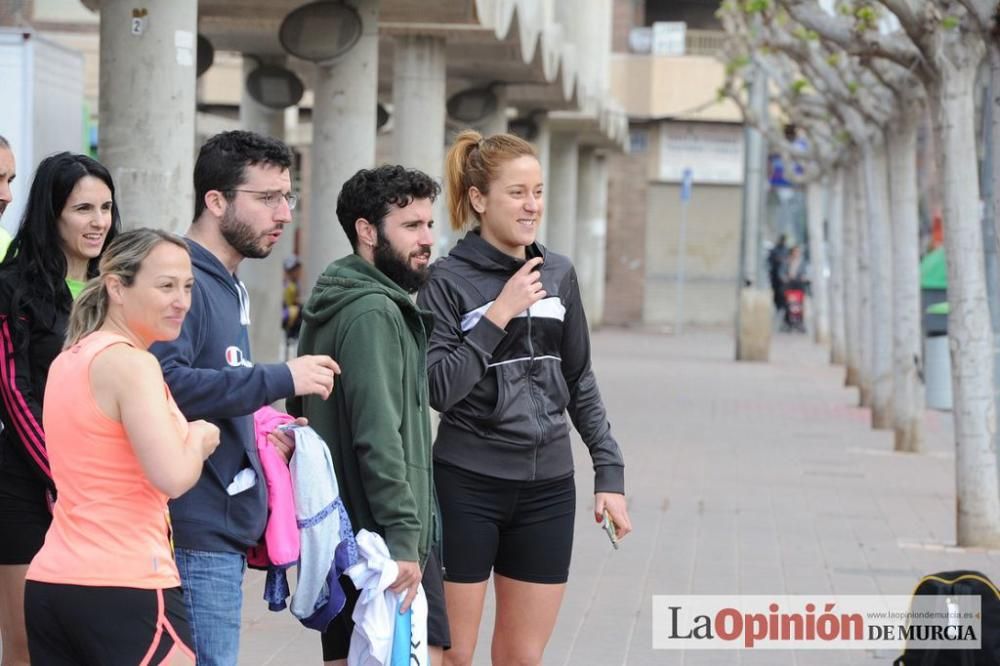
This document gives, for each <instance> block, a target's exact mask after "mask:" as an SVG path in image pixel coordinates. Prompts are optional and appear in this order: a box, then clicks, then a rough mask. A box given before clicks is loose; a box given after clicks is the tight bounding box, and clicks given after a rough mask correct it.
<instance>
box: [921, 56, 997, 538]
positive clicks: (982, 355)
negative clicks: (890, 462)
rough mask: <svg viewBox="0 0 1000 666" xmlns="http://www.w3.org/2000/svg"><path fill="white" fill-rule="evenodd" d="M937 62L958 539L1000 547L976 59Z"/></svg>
mask: <svg viewBox="0 0 1000 666" xmlns="http://www.w3.org/2000/svg"><path fill="white" fill-rule="evenodd" d="M958 60H959V63H958V64H953V62H952V60H949V59H948V58H947V57H946V56H944V57H940V58H939V67H940V79H939V81H938V82H937V85H934V86H929V87H930V88H932V90H931V91H930V97H931V99H932V100H933V107H934V108H933V111H934V129H935V133H936V134H937V135H938V137H939V139H940V142H939V144H938V145H939V146H940V148H941V151H940V156H941V177H942V195H943V196H942V203H943V211H944V231H945V250H946V252H947V257H948V302H949V303H950V305H951V312H950V314H949V316H948V338H949V340H948V342H949V345H950V347H951V374H952V394H953V396H954V408H953V416H954V423H955V441H956V452H955V471H956V475H957V479H956V486H957V492H958V541H959V544H960V545H964V546H973V545H976V546H998V545H1000V492H998V486H1000V482H998V477H997V457H996V449H995V445H994V434H995V432H996V405H995V401H994V397H993V355H992V333H991V331H990V319H989V307H988V303H987V301H986V277H985V268H984V263H983V234H982V229H981V228H980V223H979V210H978V206H979V184H978V183H977V182H976V178H974V177H972V174H975V173H976V166H977V165H976V141H975V133H974V130H973V120H972V119H973V117H974V116H973V81H974V79H975V72H976V59H972V58H965V59H964V60H962V59H958Z"/></svg>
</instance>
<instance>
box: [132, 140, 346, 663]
mask: <svg viewBox="0 0 1000 666" xmlns="http://www.w3.org/2000/svg"><path fill="white" fill-rule="evenodd" d="M291 163H292V154H291V151H290V150H289V148H288V146H286V145H285V144H283V143H282V142H280V141H278V140H276V139H271V138H268V137H264V136H261V135H258V134H254V133H252V132H244V131H233V132H223V133H222V134H218V135H216V136H214V137H212V138H211V139H209V140H208V142H206V143H205V145H204V146H202V148H201V152H200V153H199V154H198V160H197V162H196V163H195V167H194V189H195V215H194V221H193V222H192V224H191V227H190V228H189V229H188V232H187V240H188V245H189V246H190V249H191V263H192V265H193V267H194V275H195V284H194V288H193V291H192V295H191V310H190V311H189V312H188V314H187V317H186V318H185V320H184V326H183V328H182V330H181V334H180V336H179V337H178V338H177V339H176V340H174V341H173V342H169V343H161V344H156V345H153V347H152V349H151V351H152V352H153V353H154V354H155V355H156V356H157V357H158V358H159V359H160V364H161V365H162V366H163V376H164V378H165V379H166V382H167V385H168V386H169V387H170V392H171V393H172V394H173V397H174V400H175V401H176V402H177V405H178V407H180V410H181V411H182V412H183V413H184V416H185V417H186V418H187V419H188V420H189V421H193V420H197V419H205V420H208V421H210V422H212V423H214V424H215V425H216V426H218V427H219V430H220V431H221V432H220V434H221V437H220V444H219V446H218V448H217V449H216V450H215V453H213V454H212V455H211V456H210V457H209V458H208V459H207V460H206V461H205V464H204V467H203V469H202V474H201V478H200V479H199V480H198V483H197V484H196V485H195V487H194V488H192V489H191V490H190V491H188V492H187V493H186V494H184V495H182V496H181V497H180V498H177V499H175V500H173V501H171V502H170V519H171V526H172V529H173V541H174V545H175V551H174V553H175V557H176V559H177V569H178V571H179V572H180V576H181V583H182V585H183V587H184V600H185V602H186V604H187V610H188V616H189V619H190V622H191V630H192V634H193V635H194V642H195V652H196V654H197V660H198V664H199V666H208V665H215V664H219V665H225V666H235V664H236V663H237V659H238V652H239V638H240V612H241V608H242V603H243V594H242V583H243V573H244V571H245V569H246V556H245V555H246V551H247V547H249V546H253V545H256V544H257V543H258V541H259V540H260V537H261V535H262V534H263V533H264V526H265V523H266V521H267V489H266V484H265V482H264V476H263V472H262V470H261V464H260V459H259V458H258V456H257V448H256V444H255V438H254V426H253V412H254V411H256V410H257V409H259V408H260V407H263V406H264V405H267V404H270V403H272V402H274V401H275V400H279V399H281V398H288V397H291V396H293V395H314V396H317V397H318V398H319V399H321V400H325V399H326V398H327V397H329V395H330V392H331V391H332V390H333V378H334V376H335V375H336V374H337V373H338V372H339V371H340V369H339V367H338V366H337V364H336V363H335V362H334V361H333V359H332V358H330V357H329V356H325V355H320V356H302V357H299V358H297V359H294V360H292V361H289V362H288V363H277V364H267V365H254V363H253V362H252V361H251V359H250V336H249V325H250V298H249V295H248V293H247V290H246V287H244V286H243V283H242V282H240V280H239V278H238V277H236V269H237V267H238V266H239V265H240V262H241V261H243V259H244V258H247V257H249V258H252V259H257V258H262V257H266V256H267V255H268V254H270V252H271V249H272V248H273V247H274V244H275V243H277V242H278V239H279V238H280V237H281V234H282V231H283V230H284V228H285V226H287V225H288V224H290V223H291V221H292V209H293V208H295V204H296V201H297V197H296V196H295V194H293V193H292V192H291V180H290V177H289V173H288V169H289V167H290V166H291ZM275 288H276V289H277V288H278V285H275ZM282 452H283V455H285V456H286V459H287V456H288V454H289V451H288V450H287V449H284V450H283V451H282Z"/></svg>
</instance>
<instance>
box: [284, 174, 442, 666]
mask: <svg viewBox="0 0 1000 666" xmlns="http://www.w3.org/2000/svg"><path fill="white" fill-rule="evenodd" d="M440 189H441V188H440V186H439V185H438V184H437V183H436V182H434V181H433V180H432V179H431V178H430V177H429V176H427V175H426V174H424V173H421V172H420V171H416V170H412V169H405V168H403V167H401V166H388V165H387V166H381V167H378V168H377V169H362V170H361V171H359V172H357V173H356V174H354V176H352V177H351V179H350V180H348V181H347V182H346V183H344V187H343V189H342V190H341V192H340V196H339V197H338V198H337V218H338V219H339V220H340V224H341V226H342V227H343V228H344V233H346V234H347V237H348V239H349V240H350V242H351V247H352V248H353V249H354V252H353V253H352V254H349V255H347V256H346V257H344V258H342V259H338V260H337V261H335V262H333V263H332V264H330V265H329V266H328V267H327V269H326V271H325V272H324V273H323V275H321V276H320V278H319V280H318V281H317V283H316V287H315V288H314V289H313V290H312V295H311V297H310V298H309V300H308V302H307V303H306V305H305V307H304V310H303V324H302V331H301V333H300V336H299V351H300V352H304V353H323V354H331V355H333V356H334V357H335V358H337V359H339V360H340V363H341V367H342V368H343V374H342V375H341V378H340V379H339V380H338V385H337V391H336V392H335V393H334V394H333V396H332V397H331V398H330V400H328V401H323V400H322V399H320V398H318V397H314V396H306V397H304V398H301V399H295V400H293V401H292V402H291V403H290V404H289V409H290V411H291V412H292V413H293V414H298V415H301V416H305V417H307V418H308V419H309V423H310V425H312V427H313V428H314V429H315V430H316V431H317V432H318V433H319V434H320V435H321V436H322V437H323V438H324V439H325V440H326V442H327V444H328V445H329V446H330V453H331V457H332V458H333V466H334V469H335V471H336V473H337V479H338V481H339V485H340V496H341V498H342V499H343V500H344V505H345V507H346V509H347V513H348V515H349V516H350V518H351V522H352V525H353V527H354V529H355V531H357V530H360V529H366V530H369V531H372V532H376V533H378V534H380V535H381V536H382V537H383V539H384V540H385V543H386V545H387V546H388V549H389V554H390V556H391V557H392V559H393V560H394V561H395V562H396V564H398V565H399V575H398V576H397V578H396V579H395V581H394V583H393V585H392V586H391V587H390V588H389V589H391V590H393V591H394V592H400V593H404V594H405V596H404V598H403V602H402V604H401V609H402V610H404V611H405V610H406V609H407V608H409V606H410V603H411V602H412V601H413V599H414V596H415V595H416V593H417V587H418V585H419V584H420V583H421V580H422V581H423V586H424V592H425V594H426V596H427V607H428V609H427V615H428V620H427V643H428V645H429V646H430V656H431V661H432V663H440V661H441V656H442V655H441V649H442V648H447V647H448V646H449V644H450V638H449V634H448V624H447V615H446V611H445V606H444V587H443V582H442V577H441V568H440V565H439V564H438V561H439V560H438V558H437V556H436V553H435V552H434V550H435V548H434V533H435V529H434V528H435V523H436V520H435V516H436V513H437V511H436V502H435V499H434V490H433V478H432V473H431V429H430V417H429V412H428V394H427V365H426V358H427V340H428V336H429V335H430V331H431V328H432V326H433V317H432V315H431V314H430V313H429V312H425V311H423V310H419V309H418V308H417V307H416V305H415V304H414V302H413V299H412V298H411V294H413V293H414V292H416V290H417V289H418V288H419V287H420V286H421V285H422V284H423V282H424V280H425V279H426V278H427V272H428V264H429V262H430V255H431V246H432V245H433V243H434V237H433V235H432V233H431V227H432V226H433V224H434V222H433V220H432V204H433V201H434V199H435V198H436V197H437V195H438V193H439V192H440ZM341 580H342V583H343V585H344V589H345V591H346V592H347V594H348V602H347V604H348V605H347V606H346V607H345V608H344V610H343V611H342V612H341V613H340V615H338V616H337V618H336V619H334V620H333V622H332V623H331V624H330V625H329V627H328V628H327V630H326V631H325V632H324V633H323V636H322V643H323V660H324V662H327V663H330V662H332V663H343V662H342V661H341V660H344V659H346V658H347V654H348V650H349V647H350V642H351V632H352V629H353V624H354V623H353V621H352V619H351V615H352V613H353V608H354V605H355V602H356V601H357V598H358V594H357V591H356V590H355V589H354V587H353V585H351V583H350V580H349V579H347V578H346V577H343V578H342V579H341ZM388 631H389V632H390V633H391V631H392V628H391V627H389V628H388Z"/></svg>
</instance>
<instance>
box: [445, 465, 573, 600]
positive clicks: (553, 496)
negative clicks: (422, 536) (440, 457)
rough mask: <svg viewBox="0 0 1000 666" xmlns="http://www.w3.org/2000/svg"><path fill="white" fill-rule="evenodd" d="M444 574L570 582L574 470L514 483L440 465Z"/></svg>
mask: <svg viewBox="0 0 1000 666" xmlns="http://www.w3.org/2000/svg"><path fill="white" fill-rule="evenodd" d="M434 484H435V486H436V488H437V496H438V502H439V504H440V505H441V518H442V533H443V535H444V546H443V548H442V559H443V560H444V569H445V580H447V581H449V582H452V583H479V582H482V581H484V580H486V579H488V578H489V577H490V571H491V570H493V571H496V572H497V573H498V574H500V575H501V576H506V577H508V578H513V579H515V580H520V581H524V582H528V583H565V582H566V580H567V579H568V578H569V562H570V555H571V553H572V551H573V519H574V517H575V515H576V485H575V483H574V481H573V475H572V474H570V475H569V476H564V477H562V478H559V479H546V480H542V481H509V480H506V479H497V478H495V477H492V476H484V475H482V474H477V473H475V472H470V471H468V470H465V469H462V468H460V467H455V466H454V465H448V464H445V463H441V462H436V461H435V463H434Z"/></svg>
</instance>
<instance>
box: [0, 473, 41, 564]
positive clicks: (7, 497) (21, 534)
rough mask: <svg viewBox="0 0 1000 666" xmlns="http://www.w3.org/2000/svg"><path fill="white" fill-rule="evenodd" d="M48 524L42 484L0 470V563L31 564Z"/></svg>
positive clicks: (39, 547)
mask: <svg viewBox="0 0 1000 666" xmlns="http://www.w3.org/2000/svg"><path fill="white" fill-rule="evenodd" d="M50 524H52V515H51V514H50V513H49V508H48V506H47V504H46V501H45V486H44V485H42V484H41V483H35V482H33V481H28V480H26V479H22V478H20V477H17V476H12V475H9V474H6V473H4V472H3V471H0V565H7V564H30V563H31V560H32V559H33V558H34V557H35V555H36V554H37V553H38V551H39V550H41V549H42V544H43V543H44V542H45V533H46V532H48V530H49V525H50Z"/></svg>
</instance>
